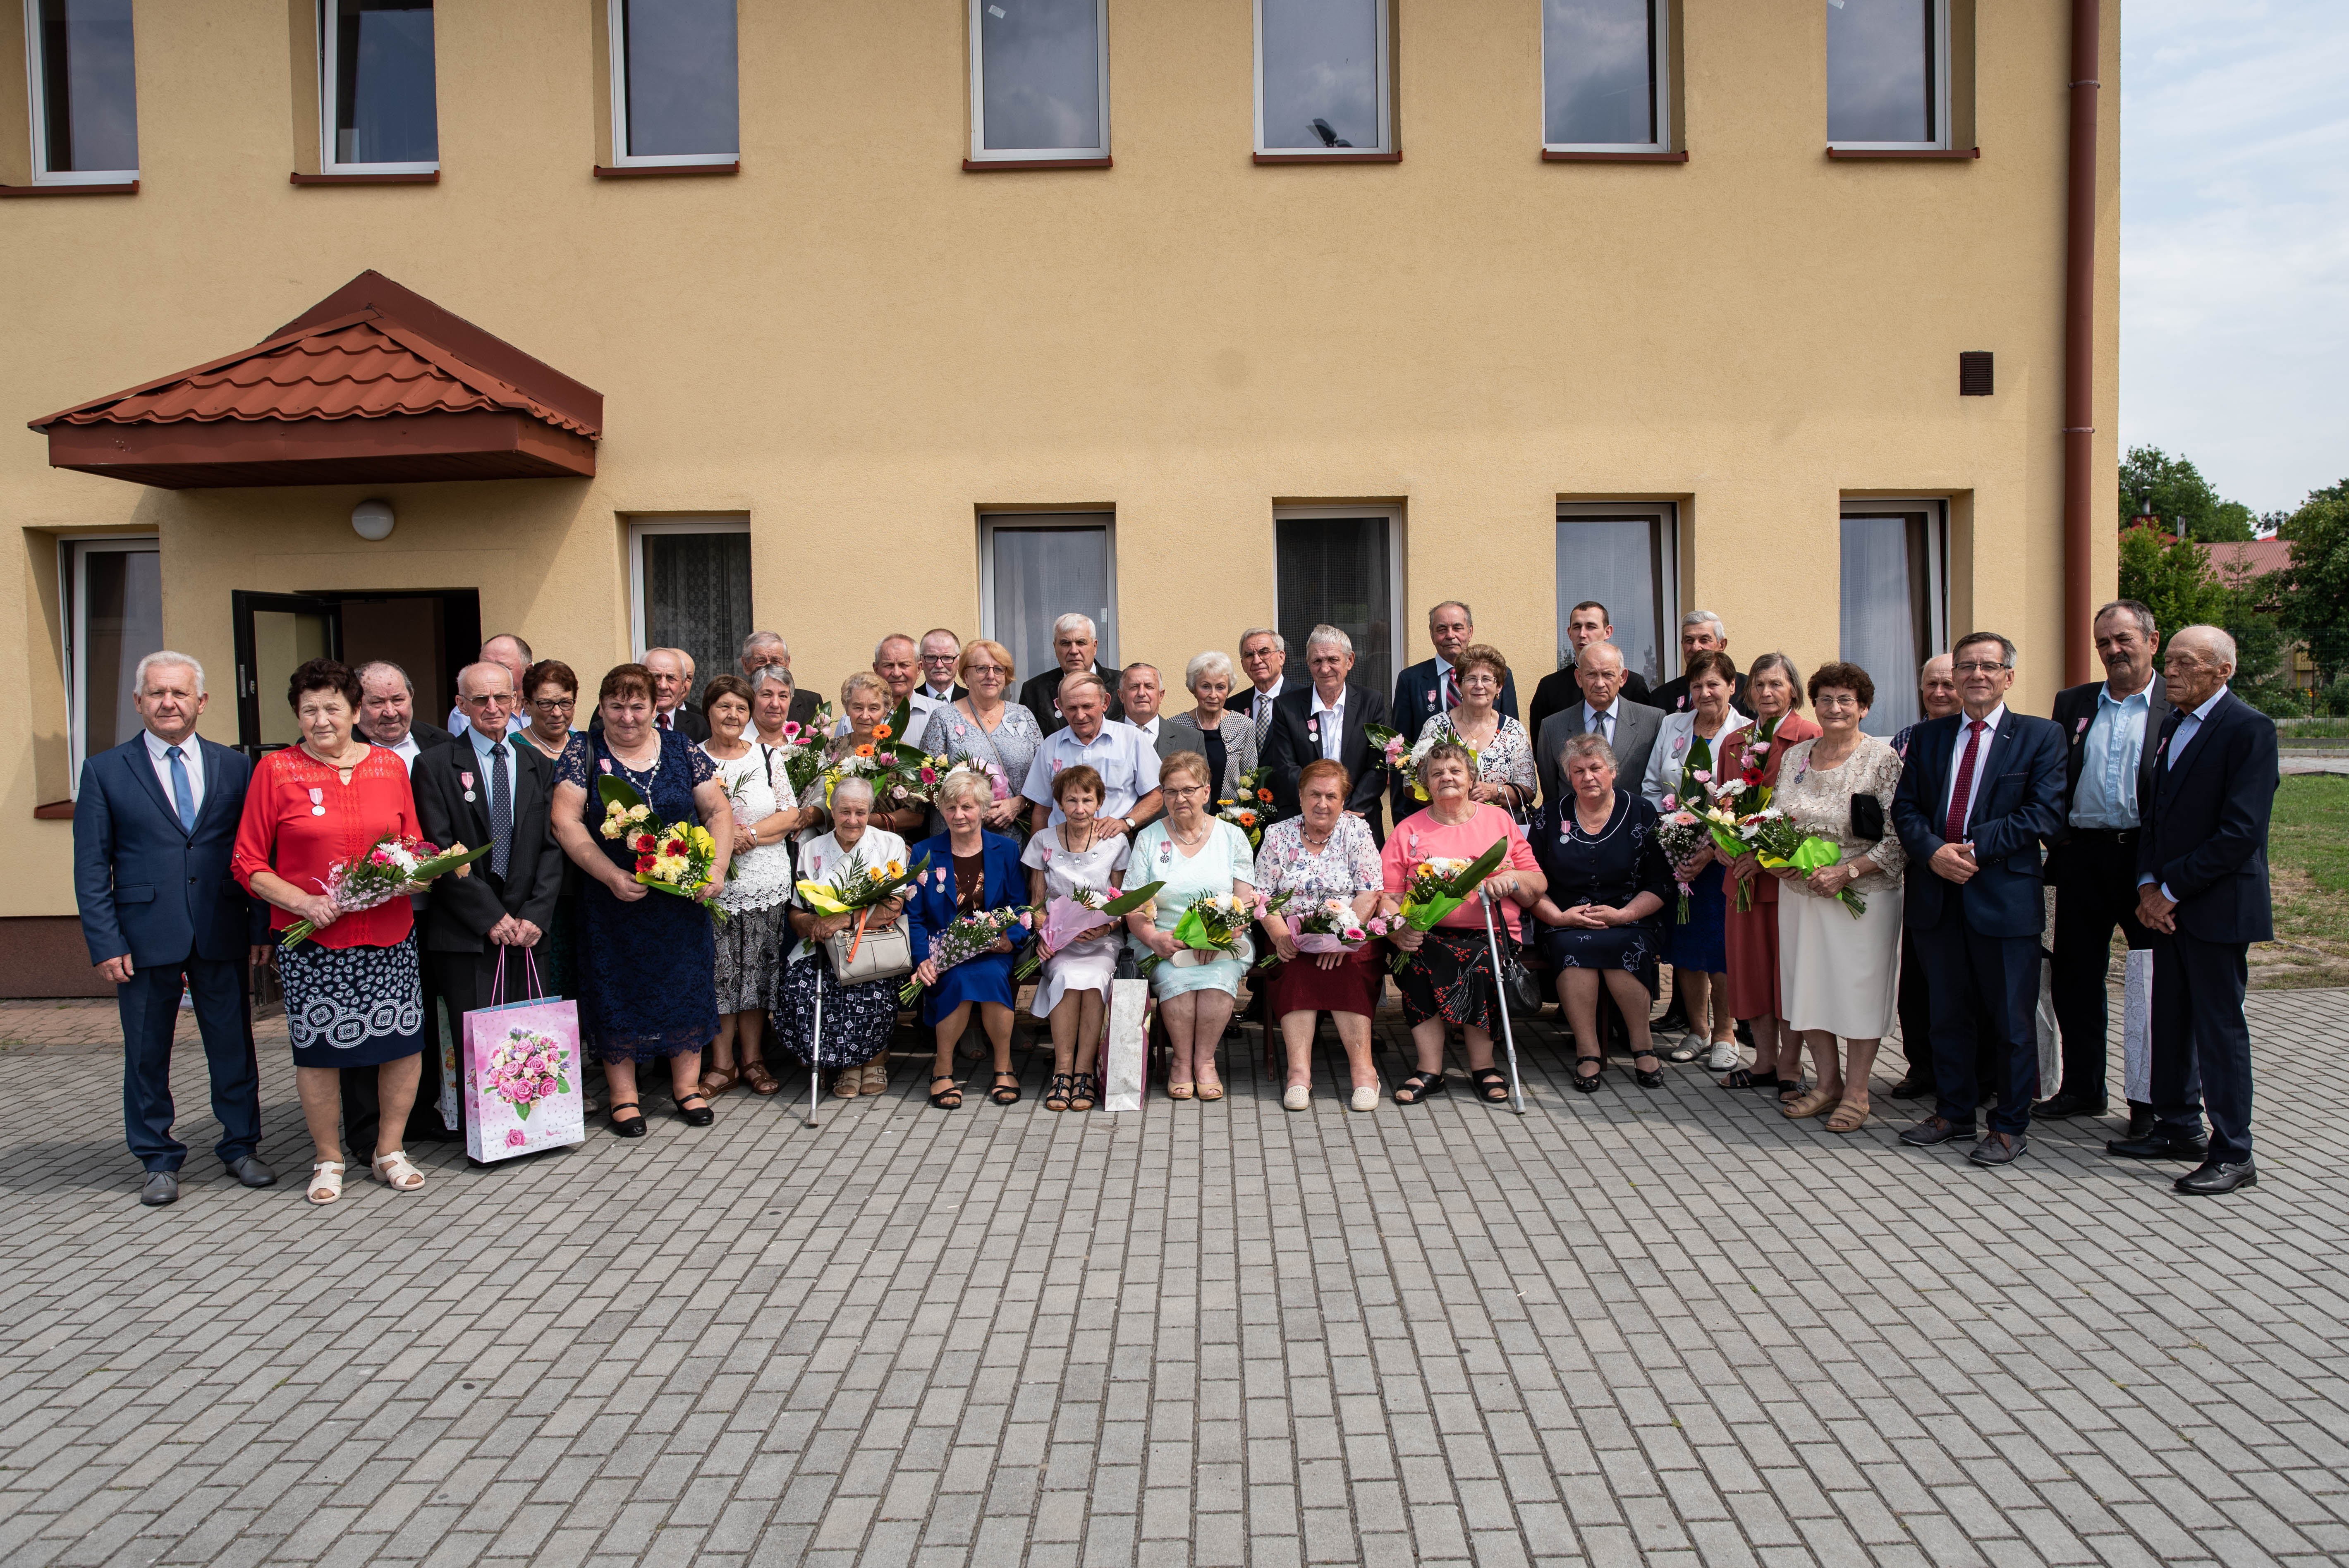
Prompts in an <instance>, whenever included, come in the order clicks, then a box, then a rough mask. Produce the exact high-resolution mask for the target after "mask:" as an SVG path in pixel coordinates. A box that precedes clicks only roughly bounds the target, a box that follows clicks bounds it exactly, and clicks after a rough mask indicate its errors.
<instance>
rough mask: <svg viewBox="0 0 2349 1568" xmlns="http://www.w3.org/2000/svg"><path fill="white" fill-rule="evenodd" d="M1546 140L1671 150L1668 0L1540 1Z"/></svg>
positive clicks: (1575, 146) (1580, 147)
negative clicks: (1666, 30) (1667, 31)
mask: <svg viewBox="0 0 2349 1568" xmlns="http://www.w3.org/2000/svg"><path fill="white" fill-rule="evenodd" d="M1541 8H1542V146H1543V148H1544V149H1545V150H1548V151H1552V152H1668V151H1670V150H1671V123H1672V121H1671V106H1670V104H1669V103H1667V102H1666V98H1667V96H1668V95H1669V93H1670V91H1671V72H1670V70H1669V69H1667V67H1666V61H1667V60H1668V59H1669V58H1670V55H1669V53H1668V52H1667V49H1666V46H1665V45H1666V38H1665V28H1666V27H1667V26H1669V25H1670V22H1671V0H1541Z"/></svg>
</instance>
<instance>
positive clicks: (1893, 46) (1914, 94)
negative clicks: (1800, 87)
mask: <svg viewBox="0 0 2349 1568" xmlns="http://www.w3.org/2000/svg"><path fill="white" fill-rule="evenodd" d="M1948 39H1949V5H1948V0H1827V143H1828V145H1829V146H1832V147H1847V148H1870V147H1878V148H1939V147H1947V146H1948V145H1949V144H1950V129H1949V97H1950V90H1949V46H1948Z"/></svg>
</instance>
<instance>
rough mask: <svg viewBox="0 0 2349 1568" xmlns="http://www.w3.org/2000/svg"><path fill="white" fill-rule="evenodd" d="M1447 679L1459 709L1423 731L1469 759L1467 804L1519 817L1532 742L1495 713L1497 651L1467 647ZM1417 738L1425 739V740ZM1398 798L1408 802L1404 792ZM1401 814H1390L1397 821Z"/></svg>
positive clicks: (1499, 671)
mask: <svg viewBox="0 0 2349 1568" xmlns="http://www.w3.org/2000/svg"><path fill="white" fill-rule="evenodd" d="M1452 674H1453V676H1454V679H1456V680H1457V681H1458V682H1459V683H1460V706H1459V707H1454V708H1449V709H1447V710H1445V711H1444V712H1443V713H1439V714H1437V715H1436V716H1435V717H1433V718H1431V719H1429V720H1428V721H1427V729H1428V731H1430V732H1432V733H1433V735H1434V736H1435V738H1437V739H1438V740H1450V741H1455V742H1457V743H1458V744H1460V745H1462V746H1464V747H1466V748H1468V749H1469V751H1470V752H1472V753H1473V754H1475V758H1476V781H1475V783H1473V784H1471V785H1469V786H1468V794H1469V797H1470V798H1471V799H1475V800H1480V801H1483V802H1485V803H1486V804H1489V805H1494V806H1498V807H1499V808H1500V809H1501V810H1504V811H1506V812H1508V813H1509V814H1510V815H1511V816H1513V817H1514V816H1519V815H1522V814H1523V813H1524V812H1525V810H1526V808H1528V807H1530V806H1531V805H1532V804H1533V800H1534V796H1535V794H1536V793H1537V787H1536V784H1535V779H1534V747H1533V742H1532V741H1531V740H1529V739H1527V738H1526V727H1525V726H1524V725H1522V724H1519V723H1518V722H1517V721H1516V719H1514V718H1511V717H1509V716H1508V715H1507V714H1506V713H1503V712H1502V711H1501V709H1500V701H1501V687H1502V686H1504V685H1505V684H1506V682H1507V681H1508V678H1509V662H1508V661H1507V660H1506V659H1505V658H1503V657H1502V656H1501V650H1500V649H1498V648H1495V647H1494V646H1492V645H1489V644H1486V643H1471V644H1470V645H1468V646H1467V647H1466V648H1465V649H1464V650H1462V652H1461V655H1460V658H1459V661H1458V662H1457V663H1456V664H1454V665H1453V667H1452ZM1421 738H1422V739H1425V738H1426V735H1425V734H1423V735H1422V736H1421ZM1409 794H1410V790H1409V789H1408V787H1405V788H1404V789H1402V795H1403V796H1405V797H1408V796H1409ZM1402 803H1403V802H1402V801H1401V800H1398V802H1397V804H1398V805H1401V804H1402ZM1396 815H1397V817H1398V818H1400V817H1401V816H1402V812H1401V811H1400V810H1398V811H1397V812H1396Z"/></svg>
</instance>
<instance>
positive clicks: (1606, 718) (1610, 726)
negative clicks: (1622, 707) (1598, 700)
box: [1599, 708, 1615, 746]
mask: <svg viewBox="0 0 2349 1568" xmlns="http://www.w3.org/2000/svg"><path fill="white" fill-rule="evenodd" d="M1599 739H1601V740H1603V741H1605V742H1606V743H1607V744H1608V745H1609V746H1612V745H1614V744H1615V713H1614V710H1613V709H1612V708H1609V710H1608V711H1607V712H1605V713H1602V714H1600V715H1599Z"/></svg>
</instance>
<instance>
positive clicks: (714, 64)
mask: <svg viewBox="0 0 2349 1568" xmlns="http://www.w3.org/2000/svg"><path fill="white" fill-rule="evenodd" d="M734 5H735V0H612V21H611V37H612V158H613V161H614V162H615V163H616V164H618V165H620V166H622V167H627V166H631V165H634V166H637V167H644V166H660V165H671V166H678V167H684V166H689V165H692V164H698V163H732V162H733V161H735V160H736V159H737V158H738V157H739V156H740V151H741V145H742V141H741V129H740V127H741V115H740V77H739V74H738V72H737V70H736V54H735V39H734V30H735V21H734Z"/></svg>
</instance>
